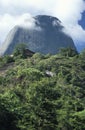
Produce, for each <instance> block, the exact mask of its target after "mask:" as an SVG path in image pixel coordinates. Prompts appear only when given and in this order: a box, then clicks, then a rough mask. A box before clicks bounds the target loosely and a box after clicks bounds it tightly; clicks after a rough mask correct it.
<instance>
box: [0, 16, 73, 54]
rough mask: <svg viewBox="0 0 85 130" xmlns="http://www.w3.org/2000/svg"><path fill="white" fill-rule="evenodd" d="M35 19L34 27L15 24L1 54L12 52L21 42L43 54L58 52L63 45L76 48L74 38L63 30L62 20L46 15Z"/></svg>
mask: <svg viewBox="0 0 85 130" xmlns="http://www.w3.org/2000/svg"><path fill="white" fill-rule="evenodd" d="M33 19H34V26H33V27H27V26H25V27H24V26H15V27H14V28H13V29H12V30H11V31H10V32H9V34H8V36H7V38H6V40H5V41H4V43H3V44H2V48H1V52H0V53H1V55H5V54H12V52H13V50H14V48H15V46H16V45H17V44H20V43H25V44H27V46H28V48H29V50H31V51H33V52H40V53H42V54H48V53H50V54H56V53H57V52H58V50H59V49H60V48H62V47H71V48H74V49H75V45H74V42H73V40H72V38H71V37H70V36H69V35H67V34H65V33H64V32H63V31H62V30H63V29H64V27H63V26H62V23H61V22H60V20H58V19H57V18H55V17H51V16H46V15H38V16H36V17H33ZM25 24H27V22H26V23H25Z"/></svg>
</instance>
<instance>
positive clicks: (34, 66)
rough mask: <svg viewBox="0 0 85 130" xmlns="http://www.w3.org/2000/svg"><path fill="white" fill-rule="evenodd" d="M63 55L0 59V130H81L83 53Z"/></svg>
mask: <svg viewBox="0 0 85 130" xmlns="http://www.w3.org/2000/svg"><path fill="white" fill-rule="evenodd" d="M67 52H68V50H66V52H65V50H64V52H63V53H64V54H65V55H64V54H63V55H61V53H60V54H56V55H47V56H44V55H42V54H39V53H36V54H34V55H33V56H32V57H27V58H25V59H24V58H22V56H20V57H17V56H18V55H17V56H15V55H14V58H15V59H17V60H15V61H13V62H12V61H11V60H10V58H9V57H7V56H5V57H2V58H0V61H1V62H0V65H1V67H0V130H84V129H85V60H84V53H83V54H82V53H81V54H77V55H76V54H74V52H73V51H72V50H71V52H72V54H71V52H70V53H68V54H67ZM20 55H21V54H20ZM3 61H5V62H3ZM3 63H5V64H3ZM47 71H48V72H49V73H52V74H53V76H51V75H49V74H47V73H46V72H47Z"/></svg>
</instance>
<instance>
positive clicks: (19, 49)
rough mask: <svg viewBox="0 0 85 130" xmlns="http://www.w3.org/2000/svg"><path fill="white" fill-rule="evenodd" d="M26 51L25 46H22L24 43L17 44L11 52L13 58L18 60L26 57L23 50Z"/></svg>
mask: <svg viewBox="0 0 85 130" xmlns="http://www.w3.org/2000/svg"><path fill="white" fill-rule="evenodd" d="M26 49H27V45H26V44H24V43H21V44H17V45H16V47H15V49H14V52H13V55H14V56H15V57H17V56H18V57H19V58H26V57H27V55H26V53H25V50H26Z"/></svg>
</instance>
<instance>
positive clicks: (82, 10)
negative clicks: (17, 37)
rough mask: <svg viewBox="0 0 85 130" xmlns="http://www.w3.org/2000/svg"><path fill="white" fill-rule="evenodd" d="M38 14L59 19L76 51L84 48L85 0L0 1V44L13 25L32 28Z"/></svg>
mask: <svg viewBox="0 0 85 130" xmlns="http://www.w3.org/2000/svg"><path fill="white" fill-rule="evenodd" d="M38 14H46V15H52V16H55V17H57V18H59V19H60V20H61V21H62V24H63V25H64V26H65V30H64V31H65V32H66V33H68V34H69V35H70V36H71V37H72V38H73V40H74V42H75V45H76V46H77V48H78V50H82V49H83V48H85V0H14V1H12V0H0V43H3V42H4V40H5V38H6V36H7V34H8V32H9V31H10V30H11V29H12V28H13V27H14V26H15V25H24V24H25V23H26V21H29V22H28V23H26V24H27V26H28V27H32V26H33V18H32V16H35V15H38Z"/></svg>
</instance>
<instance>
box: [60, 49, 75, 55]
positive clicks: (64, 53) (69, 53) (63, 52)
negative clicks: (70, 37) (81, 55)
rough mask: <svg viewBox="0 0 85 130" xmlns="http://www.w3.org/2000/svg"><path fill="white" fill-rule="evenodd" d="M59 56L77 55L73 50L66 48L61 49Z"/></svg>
mask: <svg viewBox="0 0 85 130" xmlns="http://www.w3.org/2000/svg"><path fill="white" fill-rule="evenodd" d="M60 54H61V55H62V56H67V57H73V56H75V55H78V52H77V51H76V50H75V49H73V48H70V47H68V48H61V49H60Z"/></svg>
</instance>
